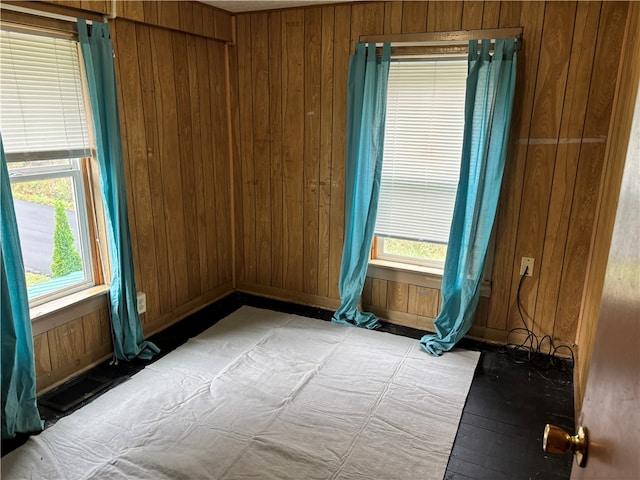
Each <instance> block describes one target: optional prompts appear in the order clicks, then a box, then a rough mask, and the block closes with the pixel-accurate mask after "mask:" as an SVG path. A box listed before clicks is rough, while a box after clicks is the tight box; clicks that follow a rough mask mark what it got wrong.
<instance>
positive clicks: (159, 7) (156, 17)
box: [23, 0, 233, 42]
mask: <svg viewBox="0 0 640 480" xmlns="http://www.w3.org/2000/svg"><path fill="white" fill-rule="evenodd" d="M23 3H26V4H29V3H31V6H32V7H33V3H34V2H23ZM38 3H46V4H53V5H58V6H61V7H66V8H70V9H74V10H82V11H85V12H93V13H99V14H104V15H115V16H116V17H117V18H121V19H127V20H133V21H136V22H141V23H145V24H147V25H154V26H158V27H164V28H169V29H172V30H178V31H182V32H185V33H191V34H195V35H202V36H205V37H208V38H212V39H216V40H220V41H223V42H230V41H232V39H233V38H232V37H233V34H232V27H231V14H230V13H229V12H226V11H224V10H220V9H219V8H215V7H212V6H210V5H206V4H204V3H201V2H194V1H190V0H186V1H185V0H182V1H168V0H162V1H139V0H117V1H116V4H115V11H112V7H113V3H112V2H111V1H110V0H46V1H45V2H38ZM27 6H28V5H27Z"/></svg>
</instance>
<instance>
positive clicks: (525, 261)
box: [520, 257, 535, 277]
mask: <svg viewBox="0 0 640 480" xmlns="http://www.w3.org/2000/svg"><path fill="white" fill-rule="evenodd" d="M534 262H535V259H533V258H530V257H522V261H521V262H520V275H521V276H522V275H524V272H525V271H526V272H527V277H530V276H532V275H533V264H534Z"/></svg>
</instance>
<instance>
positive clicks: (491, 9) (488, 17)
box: [482, 0, 500, 28]
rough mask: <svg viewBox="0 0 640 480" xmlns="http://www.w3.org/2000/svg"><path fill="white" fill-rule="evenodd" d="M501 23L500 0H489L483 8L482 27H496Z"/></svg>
mask: <svg viewBox="0 0 640 480" xmlns="http://www.w3.org/2000/svg"><path fill="white" fill-rule="evenodd" d="M499 23H500V2H499V1H498V0H495V1H494V0H487V1H485V2H484V8H483V9H482V28H496V27H497V26H498V24H499Z"/></svg>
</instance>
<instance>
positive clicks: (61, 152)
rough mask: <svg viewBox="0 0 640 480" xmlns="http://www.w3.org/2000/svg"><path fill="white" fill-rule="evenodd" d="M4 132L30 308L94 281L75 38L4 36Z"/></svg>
mask: <svg viewBox="0 0 640 480" xmlns="http://www.w3.org/2000/svg"><path fill="white" fill-rule="evenodd" d="M0 35H1V37H0V39H1V47H0V68H1V72H0V89H1V93H0V131H1V132H2V140H3V143H4V148H5V152H6V156H7V164H8V165H7V166H8V170H9V176H10V179H11V189H12V193H13V198H14V206H15V210H16V217H17V221H18V230H19V234H20V242H21V247H22V256H23V261H24V266H25V277H26V280H27V290H28V295H29V301H30V305H31V306H35V305H38V304H41V303H44V302H46V301H49V300H52V299H54V298H58V297H61V296H63V295H66V294H69V293H72V292H75V291H78V290H80V289H84V288H87V287H89V286H92V285H93V284H94V273H93V268H92V259H91V258H92V257H91V248H90V242H91V239H90V229H89V227H88V225H89V223H88V215H87V210H88V208H87V196H86V192H85V190H84V180H83V169H82V159H83V158H88V157H90V156H91V149H90V140H89V125H88V121H87V117H88V115H87V112H86V108H85V105H86V104H87V103H86V102H85V93H84V89H83V78H82V70H81V58H80V52H79V47H78V44H77V42H76V41H74V40H73V39H70V38H57V37H50V36H44V35H41V34H32V33H25V32H21V31H7V30H2V31H1V32H0Z"/></svg>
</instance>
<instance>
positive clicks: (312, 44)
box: [302, 8, 322, 294]
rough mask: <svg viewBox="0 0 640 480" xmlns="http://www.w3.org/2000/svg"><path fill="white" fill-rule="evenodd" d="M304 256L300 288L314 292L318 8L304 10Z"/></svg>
mask: <svg viewBox="0 0 640 480" xmlns="http://www.w3.org/2000/svg"><path fill="white" fill-rule="evenodd" d="M304 37H305V39H304V42H305V45H306V46H307V47H306V49H305V61H304V112H305V120H304V173H303V178H304V220H303V225H304V230H303V233H304V240H303V245H304V248H303V249H304V258H303V269H304V273H303V277H302V279H303V280H302V289H303V291H304V292H306V293H313V294H315V293H316V292H317V291H318V261H319V248H318V247H319V242H318V240H319V225H318V221H319V205H318V201H319V187H320V185H319V175H320V123H321V111H320V80H321V79H320V61H321V60H320V57H321V54H322V9H320V8H310V9H306V10H305V12H304Z"/></svg>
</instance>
